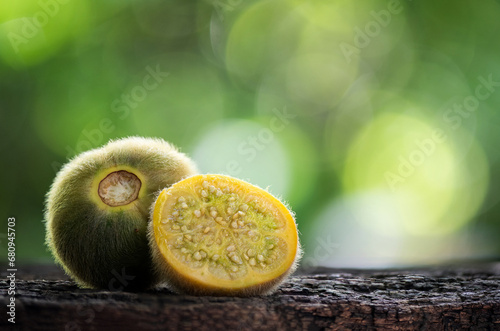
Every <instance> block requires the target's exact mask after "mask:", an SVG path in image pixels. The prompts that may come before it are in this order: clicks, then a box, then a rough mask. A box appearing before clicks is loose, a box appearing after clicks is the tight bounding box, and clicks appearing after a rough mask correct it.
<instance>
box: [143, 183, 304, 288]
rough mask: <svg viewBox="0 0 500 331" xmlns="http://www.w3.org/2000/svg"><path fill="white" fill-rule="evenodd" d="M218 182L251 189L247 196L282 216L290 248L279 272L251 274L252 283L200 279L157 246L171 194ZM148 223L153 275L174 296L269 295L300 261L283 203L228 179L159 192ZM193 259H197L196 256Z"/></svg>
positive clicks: (291, 222)
mask: <svg viewBox="0 0 500 331" xmlns="http://www.w3.org/2000/svg"><path fill="white" fill-rule="evenodd" d="M220 179H222V180H223V181H228V182H229V183H231V184H234V185H245V187H246V188H248V187H251V188H252V193H251V194H253V195H255V194H258V195H261V198H262V199H264V200H265V201H267V202H269V203H271V204H272V205H273V206H275V207H276V208H278V209H279V210H280V212H281V213H282V214H283V215H285V217H286V219H287V226H288V227H290V228H288V229H287V233H286V235H287V244H290V246H287V248H288V249H289V250H288V251H287V254H286V257H284V260H283V261H282V262H283V263H282V264H281V265H280V267H279V268H277V269H275V270H272V271H271V272H267V273H263V276H262V277H260V278H259V275H257V274H255V278H254V279H252V278H248V277H247V279H244V280H243V281H242V280H239V279H228V280H224V279H220V278H218V277H216V276H211V275H210V273H208V272H207V273H205V272H203V275H200V273H199V272H198V270H196V268H191V267H190V266H188V265H186V264H176V263H175V262H174V261H175V257H174V256H173V254H172V253H171V252H170V250H169V249H168V248H166V246H165V245H159V243H158V241H159V240H162V235H163V234H162V233H161V230H160V226H161V224H160V223H159V222H160V218H161V216H162V215H161V214H162V211H163V209H164V207H165V204H166V203H167V201H170V202H172V201H173V200H172V199H175V193H173V192H175V190H178V189H180V188H182V187H189V186H190V185H192V184H193V185H195V184H196V183H201V182H206V181H208V182H211V181H212V180H220ZM151 219H152V222H150V224H149V229H148V235H149V241H150V246H151V249H152V254H153V260H154V262H155V270H156V273H157V275H158V277H159V278H160V279H164V280H166V283H167V286H168V287H170V289H171V290H173V291H175V292H178V293H188V294H195V295H223V296H224V295H225V296H233V295H235V296H252V295H261V294H270V293H272V292H273V291H274V290H275V289H276V288H277V287H278V286H279V285H280V283H281V282H282V281H283V280H284V279H285V278H286V277H287V276H288V275H289V274H290V273H292V272H293V271H294V270H295V269H296V266H297V262H298V260H299V259H300V257H301V249H300V244H299V240H298V234H297V228H296V224H295V220H294V217H293V214H292V212H290V210H289V209H288V208H287V207H286V206H285V205H284V204H283V203H281V202H280V201H279V200H278V199H276V198H275V197H273V196H272V195H271V194H270V193H268V192H267V191H265V190H262V189H260V188H258V187H256V186H255V185H251V184H249V183H247V182H244V181H241V180H239V179H236V178H233V177H230V176H224V175H195V176H192V177H189V178H187V179H184V180H183V181H181V182H179V183H176V184H174V185H173V186H172V187H170V188H168V189H164V190H163V191H162V192H160V194H159V195H158V197H157V199H156V202H155V203H154V204H153V206H152V210H151ZM202 252H204V251H202ZM212 253H213V252H212ZM209 254H211V252H209ZM246 257H247V256H246ZM195 258H196V256H195ZM197 258H198V259H200V257H199V256H198V257H197ZM247 258H248V257H247ZM236 261H238V260H236ZM247 272H251V273H252V275H253V274H254V272H253V271H247Z"/></svg>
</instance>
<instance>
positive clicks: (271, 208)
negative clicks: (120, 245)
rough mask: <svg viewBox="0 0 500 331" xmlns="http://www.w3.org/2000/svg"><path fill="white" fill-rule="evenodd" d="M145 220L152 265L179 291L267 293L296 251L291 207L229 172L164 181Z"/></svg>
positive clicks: (289, 268)
mask: <svg viewBox="0 0 500 331" xmlns="http://www.w3.org/2000/svg"><path fill="white" fill-rule="evenodd" d="M149 226H150V227H149V240H150V246H151V247H152V251H153V260H154V262H155V265H156V270H157V272H158V274H159V276H160V277H161V278H163V279H165V280H166V281H167V283H168V284H169V285H170V287H171V288H172V289H173V290H174V291H176V292H180V293H189V294H206V295H238V296H249V295H258V294H265V293H270V292H271V291H272V290H273V289H275V288H276V287H277V286H278V285H279V284H280V282H281V281H282V280H284V278H285V277H286V276H287V275H288V274H290V273H291V272H292V271H293V270H295V267H296V261H297V260H298V258H299V257H300V245H299V240H298V235H297V227H296V225H295V220H294V218H293V215H292V213H291V212H290V211H289V210H288V209H287V208H286V207H285V206H284V205H283V204H282V203H281V202H280V201H279V200H278V199H276V198H275V197H273V196H272V195H271V194H269V193H268V192H266V191H264V190H262V189H260V188H258V187H256V186H254V185H251V184H249V183H247V182H244V181H242V180H239V179H235V178H232V177H229V176H223V175H196V176H193V177H189V178H186V179H184V180H182V181H180V182H177V183H176V184H174V185H173V186H171V187H170V188H168V189H164V190H163V191H162V192H161V193H160V195H159V196H158V198H157V200H156V202H155V204H154V208H153V214H152V222H151V223H150V225H149Z"/></svg>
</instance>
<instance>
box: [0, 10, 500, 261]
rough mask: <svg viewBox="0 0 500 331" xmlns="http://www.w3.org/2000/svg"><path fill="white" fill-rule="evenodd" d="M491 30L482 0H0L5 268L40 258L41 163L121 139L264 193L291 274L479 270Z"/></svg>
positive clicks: (492, 179)
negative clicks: (282, 236) (289, 232)
mask: <svg viewBox="0 0 500 331" xmlns="http://www.w3.org/2000/svg"><path fill="white" fill-rule="evenodd" d="M498 31H500V3H499V1H493V0H483V1H480V2H473V1H459V2H454V3H449V2H445V1H429V0H424V1H410V0H405V1H403V0H402V1H396V0H390V1H379V0H376V1H356V2H354V1H347V0H324V1H319V0H318V1H302V0H269V1H252V0H205V1H202V0H198V1H181V0H176V1H167V0H163V1H158V0H149V1H138V0H125V1H117V0H101V1H86V0H40V1H38V0H22V1H9V2H7V1H3V2H2V3H1V4H0V77H1V79H0V114H1V115H0V116H1V119H0V126H1V132H2V139H1V142H0V144H1V150H2V155H3V157H2V162H1V164H0V173H1V177H2V197H1V199H0V206H1V210H2V214H3V215H4V220H5V222H4V224H6V222H7V217H16V220H17V239H16V240H17V241H16V243H17V257H18V261H23V262H33V261H37V262H48V261H51V257H50V254H49V253H48V252H47V250H46V248H45V246H44V224H43V209H44V195H45V193H46V192H47V190H48V189H49V186H50V184H51V182H52V180H53V178H54V176H55V174H56V172H57V170H58V169H59V168H60V167H61V165H62V164H64V163H65V162H66V161H67V160H68V159H69V158H71V157H73V156H74V155H75V154H77V153H80V152H82V151H84V150H88V149H91V148H95V147H98V146H101V145H102V144H104V143H106V142H107V141H108V140H109V139H113V138H118V137H124V136H129V135H141V136H155V137H162V138H164V139H166V140H168V141H170V142H172V143H174V144H175V145H177V146H178V147H179V148H180V149H181V150H182V151H183V152H185V153H188V154H189V155H190V156H192V157H193V158H194V159H195V161H196V162H197V163H198V165H199V168H200V170H201V172H204V173H226V174H229V175H233V176H236V177H239V178H242V179H245V180H248V181H250V182H252V183H254V184H258V185H259V186H261V187H268V189H269V191H270V192H272V193H273V194H275V195H278V196H280V197H282V198H283V199H284V200H285V201H287V202H288V203H289V205H290V206H291V207H292V208H293V210H294V211H295V212H296V215H297V222H298V225H299V229H300V232H301V238H302V243H303V246H304V249H305V253H306V255H305V258H304V260H303V267H305V268H314V267H316V266H319V265H327V266H344V267H386V266H396V265H418V264H431V263H440V262H443V261H450V260H464V259H483V258H495V257H498V256H499V253H500V241H499V240H498V238H500V222H499V220H498V217H499V215H500V205H499V204H498V202H499V201H498V200H499V193H498V186H499V185H498V184H499V183H500V177H499V175H500V164H499V157H500V149H499V148H498V142H499V141H500V111H499V109H498V108H499V107H500V39H499V38H498ZM6 231H7V226H6V225H5V226H4V229H2V230H1V231H0V232H1V234H0V241H1V250H2V252H3V253H2V254H1V259H2V261H3V260H5V259H6V255H7V253H6V252H7V250H6V247H7V241H6V235H5V233H6Z"/></svg>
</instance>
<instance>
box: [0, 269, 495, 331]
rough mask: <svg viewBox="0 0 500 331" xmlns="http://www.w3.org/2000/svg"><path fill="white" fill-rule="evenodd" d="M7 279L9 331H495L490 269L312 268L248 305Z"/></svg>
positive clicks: (34, 273)
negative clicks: (11, 283)
mask: <svg viewBox="0 0 500 331" xmlns="http://www.w3.org/2000/svg"><path fill="white" fill-rule="evenodd" d="M3 270H5V268H3ZM2 276H3V277H2V281H1V283H0V287H1V289H2V291H1V293H2V296H1V301H2V302H1V305H2V307H4V309H5V305H6V304H7V303H8V297H7V293H6V289H7V287H8V284H7V282H6V281H5V273H3V275H2ZM17 277H18V279H17V300H16V322H17V323H16V325H15V326H16V328H12V325H11V324H10V323H8V322H7V318H6V317H5V315H4V316H2V319H1V322H0V328H1V329H2V330H3V329H5V330H9V329H19V330H166V329H167V330H227V331H229V330H250V329H254V330H325V329H327V330H330V329H331V330H345V329H351V330H374V329H376V330H469V329H472V330H500V264H498V263H487V264H480V265H475V266H469V267H460V266H447V267H439V268H438V267H434V268H425V269H410V270H390V271H387V270H385V271H384V270H364V271H359V270H339V269H316V270H315V271H314V274H302V275H298V276H293V277H291V278H290V279H289V280H288V281H287V282H286V283H285V284H283V286H282V287H281V288H280V289H279V290H278V291H277V292H276V293H275V294H273V295H271V296H269V297H254V298H233V297H229V298H228V297H226V298H218V297H193V296H180V295H176V294H173V293H171V292H169V291H168V290H166V289H162V290H154V291H148V292H143V293H131V292H110V291H94V290H82V289H79V288H78V287H77V286H76V285H75V283H74V282H72V281H70V280H69V279H68V278H67V277H66V276H64V275H63V274H62V272H61V271H60V270H59V269H58V268H56V267H54V266H26V267H22V268H19V270H18V273H17Z"/></svg>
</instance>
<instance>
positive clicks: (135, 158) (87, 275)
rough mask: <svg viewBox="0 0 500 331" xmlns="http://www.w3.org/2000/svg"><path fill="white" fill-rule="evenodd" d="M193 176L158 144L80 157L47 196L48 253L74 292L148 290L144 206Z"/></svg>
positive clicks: (111, 146) (145, 142)
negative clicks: (84, 289) (82, 289)
mask: <svg viewBox="0 0 500 331" xmlns="http://www.w3.org/2000/svg"><path fill="white" fill-rule="evenodd" d="M194 173H196V167H195V165H194V163H193V162H192V161H191V160H190V159H189V158H188V157H187V156H186V155H184V154H182V153H180V152H179V151H177V149H176V148H175V147H174V146H172V145H170V144H169V143H167V142H165V141H163V140H161V139H150V138H141V137H130V138H124V139H120V140H115V141H111V142H109V143H108V144H107V145H105V146H103V147H101V148H97V149H94V150H90V151H87V152H85V153H82V154H80V155H79V156H77V157H75V158H74V159H73V160H71V161H70V162H69V163H67V164H66V165H65V166H64V167H63V168H62V169H61V171H60V172H59V173H58V174H57V176H56V178H55V180H54V183H53V184H52V186H51V188H50V191H49V192H48V195H47V205H46V215H45V219H46V240H47V244H48V247H49V248H50V250H51V251H52V253H53V255H54V257H55V259H56V261H57V262H58V263H59V264H60V265H62V266H63V268H64V269H65V271H66V272H67V273H68V274H69V275H70V276H72V277H73V278H74V279H75V280H76V281H77V282H78V283H79V284H80V285H81V286H82V287H90V288H99V289H108V290H139V289H144V288H148V287H151V286H153V285H155V284H156V282H157V279H155V277H154V276H153V273H152V272H151V270H152V268H153V266H152V261H151V254H150V250H149V247H148V240H147V236H146V233H147V228H148V222H149V209H150V206H151V204H152V203H153V201H154V197H155V194H156V192H157V191H159V190H160V189H163V188H164V187H169V186H170V185H172V184H173V183H175V182H177V181H179V180H181V179H183V178H185V177H187V176H190V175H192V174H194Z"/></svg>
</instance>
